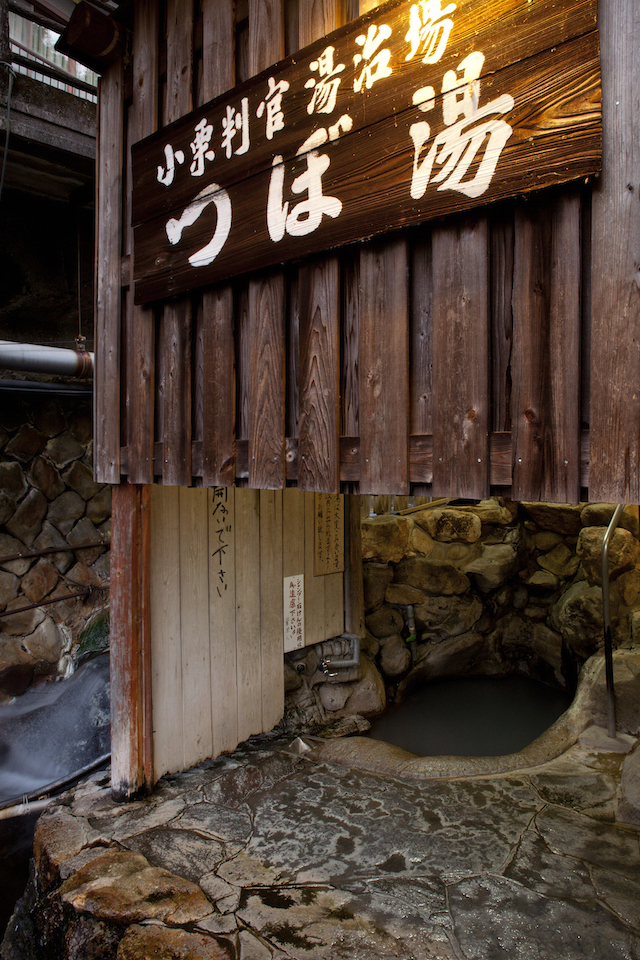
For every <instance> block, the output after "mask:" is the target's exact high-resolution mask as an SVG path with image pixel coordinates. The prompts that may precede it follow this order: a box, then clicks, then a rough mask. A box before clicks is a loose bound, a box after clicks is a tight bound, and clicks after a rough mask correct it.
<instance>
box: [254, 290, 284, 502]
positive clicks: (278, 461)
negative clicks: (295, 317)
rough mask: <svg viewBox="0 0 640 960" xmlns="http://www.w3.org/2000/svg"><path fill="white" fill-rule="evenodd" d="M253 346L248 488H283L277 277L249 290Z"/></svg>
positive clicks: (281, 332) (281, 347)
mask: <svg viewBox="0 0 640 960" xmlns="http://www.w3.org/2000/svg"><path fill="white" fill-rule="evenodd" d="M249 324H250V330H251V335H250V344H251V367H250V377H251V385H250V409H249V486H251V487H253V488H254V489H261V488H268V489H281V488H282V487H284V485H285V442H284V399H285V386H284V377H285V364H286V361H285V303H284V275H283V274H282V272H278V273H277V274H275V275H273V276H268V277H265V278H264V279H262V280H252V281H251V283H250V285H249Z"/></svg>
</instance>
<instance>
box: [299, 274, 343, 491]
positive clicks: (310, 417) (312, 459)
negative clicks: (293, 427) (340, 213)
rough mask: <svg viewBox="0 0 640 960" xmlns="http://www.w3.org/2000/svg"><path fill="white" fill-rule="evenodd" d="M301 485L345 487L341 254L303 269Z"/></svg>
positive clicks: (323, 488) (303, 487) (302, 487)
mask: <svg viewBox="0 0 640 960" xmlns="http://www.w3.org/2000/svg"><path fill="white" fill-rule="evenodd" d="M299 297H300V423H299V442H298V487H299V488H300V490H316V491H322V492H325V493H338V492H339V490H340V442H339V417H340V362H339V357H340V312H339V300H340V269H339V264H338V258H337V257H327V258H324V259H322V260H320V261H316V262H313V263H311V264H306V265H305V266H304V267H301V269H300V272H299Z"/></svg>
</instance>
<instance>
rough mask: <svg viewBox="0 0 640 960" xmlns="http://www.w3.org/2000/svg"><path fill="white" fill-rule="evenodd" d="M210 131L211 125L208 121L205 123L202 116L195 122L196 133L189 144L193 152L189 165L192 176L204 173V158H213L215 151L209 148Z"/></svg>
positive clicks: (211, 130) (199, 175)
mask: <svg viewBox="0 0 640 960" xmlns="http://www.w3.org/2000/svg"><path fill="white" fill-rule="evenodd" d="M212 133H213V127H212V125H211V124H210V123H207V120H206V119H205V118H204V117H203V118H202V120H201V121H200V123H198V124H196V126H195V134H196V135H195V138H194V139H193V140H192V141H191V143H190V144H189V146H190V147H191V152H192V154H193V162H192V164H191V166H190V167H189V170H190V171H191V176H192V177H201V176H202V174H203V173H204V162H205V160H215V156H216V155H215V153H214V152H213V150H210V149H209V141H210V140H211V134H212Z"/></svg>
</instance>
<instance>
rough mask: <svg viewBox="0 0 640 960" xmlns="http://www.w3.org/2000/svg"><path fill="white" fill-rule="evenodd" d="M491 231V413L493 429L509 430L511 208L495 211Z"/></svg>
mask: <svg viewBox="0 0 640 960" xmlns="http://www.w3.org/2000/svg"><path fill="white" fill-rule="evenodd" d="M490 230H491V410H492V414H491V416H492V424H493V429H494V430H500V431H503V430H511V381H512V374H511V352H512V349H513V309H512V302H511V301H512V296H513V206H512V205H511V204H510V205H509V206H508V207H502V208H499V209H497V210H496V211H495V214H494V215H493V216H492V217H491V220H490Z"/></svg>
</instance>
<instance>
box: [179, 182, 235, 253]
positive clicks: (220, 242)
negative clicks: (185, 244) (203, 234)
mask: <svg viewBox="0 0 640 960" xmlns="http://www.w3.org/2000/svg"><path fill="white" fill-rule="evenodd" d="M210 203H213V204H215V207H216V213H217V222H216V229H215V231H214V234H213V236H212V237H211V240H210V241H209V243H207V244H206V245H205V246H204V247H202V248H201V249H200V250H196V252H195V253H194V254H193V255H192V256H190V257H189V263H190V264H191V266H192V267H206V266H207V265H208V264H209V263H212V262H213V260H215V258H216V257H217V256H218V254H219V253H220V251H221V250H222V248H223V246H224V245H225V243H226V240H227V237H228V236H229V231H230V230H231V200H230V198H229V194H228V193H227V191H226V190H224V189H223V188H222V187H220V186H219V185H218V184H217V183H210V184H209V185H208V186H207V187H205V188H204V190H201V191H200V193H199V194H198V196H197V197H196V198H195V200H194V201H193V202H192V203H190V204H189V206H188V207H187V208H186V209H185V210H184V211H183V213H182V216H181V217H180V219H179V220H176V219H175V218H173V217H172V218H171V220H168V221H167V223H166V225H165V229H166V232H167V238H168V240H169V243H171V244H173V245H175V244H176V243H178V242H179V241H180V239H181V238H182V231H183V230H184V229H185V227H190V226H191V224H192V223H195V222H196V220H197V219H198V217H199V216H200V215H201V213H202V212H203V210H205V208H206V207H208V206H209V204H210Z"/></svg>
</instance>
